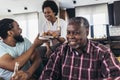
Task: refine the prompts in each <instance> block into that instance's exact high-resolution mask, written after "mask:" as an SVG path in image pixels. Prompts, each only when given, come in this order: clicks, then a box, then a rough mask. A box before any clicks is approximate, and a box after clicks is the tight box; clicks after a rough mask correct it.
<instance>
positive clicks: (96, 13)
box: [76, 4, 108, 38]
mask: <svg viewBox="0 0 120 80" xmlns="http://www.w3.org/2000/svg"><path fill="white" fill-rule="evenodd" d="M76 16H83V17H85V18H87V19H88V21H89V23H90V25H93V30H92V31H93V32H94V38H103V37H106V36H107V34H106V24H108V9H107V4H98V5H91V6H82V7H76ZM90 29H91V28H90ZM90 35H91V31H90V33H89V36H88V38H91V36H90Z"/></svg>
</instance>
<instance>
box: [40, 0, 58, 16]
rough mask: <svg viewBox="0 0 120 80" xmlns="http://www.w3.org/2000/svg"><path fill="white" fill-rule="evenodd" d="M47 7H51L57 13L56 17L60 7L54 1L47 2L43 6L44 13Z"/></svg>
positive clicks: (48, 0) (47, 0)
mask: <svg viewBox="0 0 120 80" xmlns="http://www.w3.org/2000/svg"><path fill="white" fill-rule="evenodd" d="M45 7H50V8H51V9H52V11H53V12H54V13H55V16H56V15H57V14H58V6H57V4H56V3H55V2H54V1H53V0H46V1H44V3H43V5H42V11H43V12H44V8H45Z"/></svg>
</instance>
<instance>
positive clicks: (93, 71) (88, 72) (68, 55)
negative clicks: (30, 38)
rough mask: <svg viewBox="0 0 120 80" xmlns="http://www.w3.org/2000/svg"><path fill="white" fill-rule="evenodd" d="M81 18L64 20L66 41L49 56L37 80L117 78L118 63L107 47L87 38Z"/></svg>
mask: <svg viewBox="0 0 120 80" xmlns="http://www.w3.org/2000/svg"><path fill="white" fill-rule="evenodd" d="M88 33H89V23H88V21H87V20H86V19H85V18H84V17H74V18H71V19H70V20H69V22H68V27H67V35H66V37H67V41H68V42H67V43H65V44H63V45H61V46H60V47H58V48H57V49H56V51H55V52H54V53H53V54H52V55H51V57H50V59H49V61H48V63H47V65H46V67H45V68H44V70H43V72H42V75H41V76H40V78H39V80H104V79H105V80H120V63H119V62H118V60H117V59H116V58H115V57H114V55H113V53H112V52H111V50H110V49H109V48H107V47H105V46H104V45H102V44H99V43H97V42H93V41H91V40H89V39H88V38H87V36H88Z"/></svg>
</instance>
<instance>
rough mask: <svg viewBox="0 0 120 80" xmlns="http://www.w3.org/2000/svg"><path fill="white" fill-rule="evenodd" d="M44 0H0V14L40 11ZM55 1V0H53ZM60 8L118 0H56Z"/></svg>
mask: <svg viewBox="0 0 120 80" xmlns="http://www.w3.org/2000/svg"><path fill="white" fill-rule="evenodd" d="M43 1H44V0H0V2H1V3H0V16H2V15H9V14H19V13H28V12H40V11H41V5H42V3H43ZM55 1H56V0H55ZM57 1H58V2H60V6H61V7H62V8H73V7H76V6H85V5H92V4H100V3H113V1H118V0H57Z"/></svg>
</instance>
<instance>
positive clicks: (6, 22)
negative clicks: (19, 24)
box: [0, 18, 14, 39]
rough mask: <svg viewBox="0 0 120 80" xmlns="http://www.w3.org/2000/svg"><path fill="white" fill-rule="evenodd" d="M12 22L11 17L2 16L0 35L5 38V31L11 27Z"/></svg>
mask: <svg viewBox="0 0 120 80" xmlns="http://www.w3.org/2000/svg"><path fill="white" fill-rule="evenodd" d="M13 22H14V20H13V19H9V18H4V19H2V20H0V37H1V38H3V39H5V38H6V37H7V36H8V34H7V32H8V31H9V30H11V29H12V28H13V26H12V23H13Z"/></svg>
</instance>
